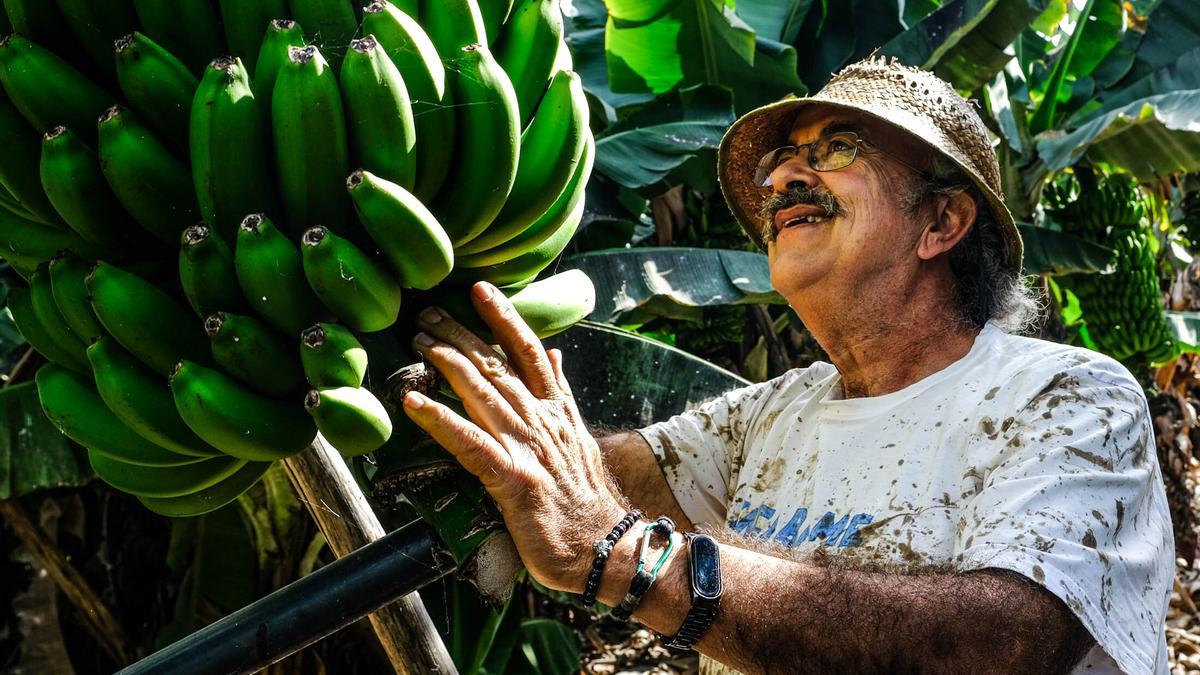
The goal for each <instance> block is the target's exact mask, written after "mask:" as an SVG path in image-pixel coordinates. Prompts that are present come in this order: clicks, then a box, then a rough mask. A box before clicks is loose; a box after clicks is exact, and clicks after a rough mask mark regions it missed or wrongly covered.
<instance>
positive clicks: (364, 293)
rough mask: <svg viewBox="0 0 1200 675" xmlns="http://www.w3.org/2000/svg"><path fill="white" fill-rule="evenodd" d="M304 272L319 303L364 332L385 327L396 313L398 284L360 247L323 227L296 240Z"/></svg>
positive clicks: (343, 321)
mask: <svg viewBox="0 0 1200 675" xmlns="http://www.w3.org/2000/svg"><path fill="white" fill-rule="evenodd" d="M300 253H301V255H302V257H303V261H304V276H305V278H306V279H308V285H309V286H310V287H312V290H313V292H314V293H316V295H317V298H319V299H320V300H321V304H323V305H325V307H326V308H327V309H328V310H329V311H330V312H332V313H333V315H334V316H336V317H337V318H338V320H339V321H341V322H342V323H344V324H346V325H347V326H349V327H350V328H353V329H354V330H357V331H362V332H364V333H371V332H374V331H377V330H383V329H385V328H388V327H389V326H391V325H392V324H394V323H396V317H397V316H398V315H399V313H400V284H399V283H398V282H397V281H396V279H395V277H393V276H392V274H391V273H390V272H388V271H387V270H386V269H385V268H384V267H383V266H382V265H380V264H379V263H377V262H375V261H374V260H373V259H372V258H371V257H370V256H369V255H367V254H366V253H365V252H363V250H362V249H360V248H358V247H357V246H355V245H354V244H353V243H351V242H350V240H348V239H343V238H341V237H339V236H337V235H336V234H334V233H332V232H330V231H329V230H328V229H326V228H324V227H313V228H310V229H309V230H308V231H306V232H305V233H304V236H303V237H302V238H301V242H300Z"/></svg>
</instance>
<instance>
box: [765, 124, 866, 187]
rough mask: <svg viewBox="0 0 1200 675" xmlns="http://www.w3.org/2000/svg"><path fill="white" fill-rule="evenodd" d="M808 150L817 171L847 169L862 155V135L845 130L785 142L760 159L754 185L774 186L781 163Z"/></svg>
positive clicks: (812, 165) (810, 161) (813, 166)
mask: <svg viewBox="0 0 1200 675" xmlns="http://www.w3.org/2000/svg"><path fill="white" fill-rule="evenodd" d="M805 150H807V151H808V164H809V166H811V167H812V168H813V170H814V171H836V170H838V169H843V168H845V167H847V166H849V165H850V163H851V162H853V161H854V158H855V157H856V156H857V155H858V134H855V133H853V132H843V133H836V134H830V135H829V136H825V137H823V138H818V139H817V140H816V141H813V142H812V143H808V144H806V145H801V146H793V145H785V146H783V147H781V148H776V149H774V150H772V151H770V152H768V153H767V154H765V155H763V158H762V159H761V160H759V162H758V166H757V167H755V170H754V184H755V185H758V186H759V187H770V186H771V174H772V173H774V172H775V169H777V168H779V166H780V165H781V164H784V163H786V162H789V161H791V160H792V159H794V158H795V157H796V155H797V154H799V153H801V152H804V151H805Z"/></svg>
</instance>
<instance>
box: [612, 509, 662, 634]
mask: <svg viewBox="0 0 1200 675" xmlns="http://www.w3.org/2000/svg"><path fill="white" fill-rule="evenodd" d="M653 534H658V535H660V536H662V537H663V538H665V539H666V540H667V545H666V546H665V547H664V548H663V552H662V555H660V556H659V557H658V562H657V563H655V565H654V567H653V568H651V569H649V570H647V569H646V553H647V551H648V550H649V548H650V536H651V535H653ZM673 534H675V521H673V520H671V519H670V518H668V517H666V516H659V517H658V520H655V521H654V522H653V523H651V524H649V525H647V526H646V529H645V531H644V532H643V533H642V547H641V549H640V550H639V551H638V566H637V571H636V572H634V574H633V579H631V580H630V581H629V590H628V591H626V592H625V597H624V598H623V599H622V600H621V604H620V605H618V606H616V607H614V608H613V610H612V616H613V618H616V619H620V620H621V621H628V620H629V619H630V617H632V616H633V612H634V610H636V609H637V607H638V605H640V604H641V603H642V598H643V597H644V596H645V595H646V592H647V591H649V590H650V586H651V584H653V583H654V580H655V579H656V578H657V577H658V570H659V569H661V568H662V566H663V563H665V562H666V561H667V558H668V557H669V556H670V555H671V549H672V548H674V547H675V541H674V540H673V539H672V538H671V535H673Z"/></svg>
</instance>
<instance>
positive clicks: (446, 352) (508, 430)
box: [413, 333, 525, 435]
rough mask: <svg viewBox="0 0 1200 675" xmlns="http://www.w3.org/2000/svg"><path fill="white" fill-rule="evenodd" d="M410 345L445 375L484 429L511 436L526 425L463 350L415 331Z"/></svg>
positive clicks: (469, 411) (468, 410)
mask: <svg viewBox="0 0 1200 675" xmlns="http://www.w3.org/2000/svg"><path fill="white" fill-rule="evenodd" d="M413 348H415V349H416V350H417V351H418V352H419V353H420V354H421V356H423V357H424V358H425V360H426V361H428V362H429V363H430V364H432V365H433V367H434V368H437V369H438V372H440V373H441V374H442V377H445V378H446V381H447V382H448V383H450V388H451V389H453V390H454V392H455V393H456V394H458V396H459V398H461V399H462V402H463V405H464V406H466V408H467V412H468V413H469V414H470V415H471V417H472V418H473V419H475V420H476V421H478V422H479V423H480V424H481V425H482V426H483V427H484V428H485V429H487V430H489V431H491V432H495V433H497V434H508V435H512V434H513V433H514V432H517V431H519V430H521V429H524V428H525V423H524V422H523V421H522V420H521V417H520V413H519V412H517V411H514V410H513V407H512V405H511V404H509V403H508V401H507V399H505V398H504V396H503V395H502V394H501V393H500V392H499V391H497V390H496V387H495V386H494V385H493V384H492V382H491V381H489V380H488V379H487V378H485V377H484V376H483V375H482V374H481V373H480V372H479V370H478V369H477V368H476V367H475V364H473V363H471V361H470V360H469V359H467V357H466V356H465V355H464V354H463V353H462V352H460V351H458V350H457V349H455V348H454V347H451V346H450V345H448V344H446V343H445V342H440V341H438V340H435V339H434V338H433V336H431V335H429V334H427V333H418V334H417V336H416V337H415V338H414V339H413Z"/></svg>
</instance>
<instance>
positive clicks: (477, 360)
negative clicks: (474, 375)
mask: <svg viewBox="0 0 1200 675" xmlns="http://www.w3.org/2000/svg"><path fill="white" fill-rule="evenodd" d="M417 325H418V326H419V327H420V328H421V330H423V331H425V332H426V333H428V334H430V335H432V336H433V337H435V338H437V339H439V340H441V341H442V342H445V343H446V344H448V345H450V346H451V347H454V348H455V349H457V350H458V351H459V352H461V353H462V354H463V355H465V356H466V357H467V359H469V360H470V361H471V363H472V364H474V365H475V368H476V369H478V370H479V372H480V373H481V374H482V375H483V376H484V377H485V378H487V379H488V380H490V381H491V383H492V385H493V386H495V387H496V389H497V390H498V391H499V392H500V393H501V394H502V395H503V396H504V398H505V399H506V400H508V402H509V403H510V404H511V405H512V406H513V408H514V409H515V410H516V412H517V414H518V415H520V416H521V417H525V418H527V417H528V416H529V415H530V414H532V412H533V406H534V405H535V404H536V402H535V401H534V400H532V398H533V397H532V396H530V394H529V388H528V387H526V386H525V383H523V382H522V381H521V379H520V378H519V377H517V374H516V373H515V372H513V370H512V369H511V368H509V367H508V363H507V362H506V361H505V360H504V357H502V356H501V355H499V354H497V353H496V350H495V349H493V348H492V346H491V345H489V344H488V343H486V342H484V341H483V340H481V339H479V336H477V335H475V334H474V333H472V332H471V331H469V330H467V329H466V328H465V327H463V325H462V324H460V323H459V322H457V321H455V320H454V318H453V317H451V316H450V315H449V314H446V313H445V312H443V311H442V310H440V309H438V308H436V307H429V308H426V309H425V310H424V311H422V312H421V314H420V315H419V316H418V317H417Z"/></svg>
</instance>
